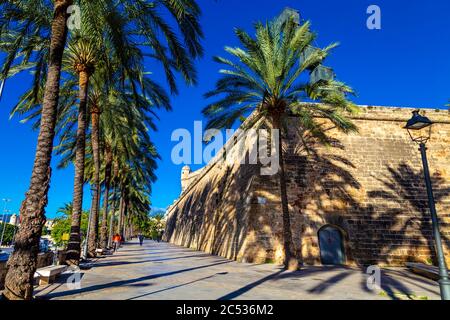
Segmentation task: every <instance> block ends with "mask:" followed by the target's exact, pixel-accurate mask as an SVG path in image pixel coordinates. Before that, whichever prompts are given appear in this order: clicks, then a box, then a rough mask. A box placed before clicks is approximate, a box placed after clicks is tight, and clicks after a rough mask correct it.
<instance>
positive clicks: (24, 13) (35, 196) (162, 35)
mask: <svg viewBox="0 0 450 320" xmlns="http://www.w3.org/2000/svg"><path fill="white" fill-rule="evenodd" d="M72 3H73V1H71V0H55V1H49V0H31V1H6V0H0V11H1V12H2V13H3V14H4V17H5V19H2V21H1V22H0V35H1V36H2V38H3V37H6V38H8V39H14V41H12V42H11V43H12V45H10V46H8V47H7V50H6V59H5V63H4V64H3V68H2V71H1V73H2V77H1V78H2V79H5V78H6V77H7V76H11V73H10V72H9V71H10V70H11V69H12V68H14V67H20V68H21V69H22V71H23V70H26V69H30V68H32V69H33V70H34V71H35V72H34V79H35V81H34V82H33V83H34V88H36V90H34V96H33V98H34V99H35V100H37V97H38V95H41V96H42V99H41V100H40V101H39V104H40V105H41V106H42V108H40V112H39V115H40V126H39V127H40V132H39V136H38V145H37V150H36V156H35V164H34V167H33V172H32V178H31V183H30V188H29V191H28V192H27V194H26V199H25V201H24V202H23V205H22V207H21V216H22V217H23V218H22V219H23V223H22V224H21V231H19V232H18V235H17V239H18V241H17V242H16V250H15V253H14V254H13V255H12V257H11V259H10V264H11V266H12V267H11V268H9V271H8V276H7V280H6V283H7V286H8V289H7V290H5V292H4V295H5V297H6V298H8V299H30V298H31V295H32V277H33V274H34V270H35V266H36V259H37V246H38V240H39V236H40V234H41V231H42V224H43V221H44V210H45V206H46V203H47V194H48V187H49V184H50V176H51V174H50V173H51V170H50V161H51V154H52V148H53V139H54V136H55V123H56V117H57V115H56V113H57V105H58V98H59V80H60V75H61V64H62V63H61V61H62V55H63V51H64V46H65V42H66V38H67V28H66V22H67V17H68V15H67V8H68V6H69V5H71V4H72ZM78 3H79V4H80V5H81V8H82V17H85V19H88V20H90V21H91V24H92V25H95V23H97V22H98V21H100V20H102V21H106V22H107V26H108V28H105V29H103V30H107V31H108V32H107V35H108V36H109V37H110V39H111V40H112V42H113V43H114V44H115V45H117V46H121V45H123V44H124V43H125V41H128V40H129V39H126V38H122V37H120V32H117V31H118V30H121V29H128V30H129V31H130V34H133V35H134V37H135V38H134V39H137V38H139V39H140V40H142V41H143V42H142V43H139V45H140V46H141V47H142V48H144V49H145V48H146V49H145V50H146V55H147V56H148V57H150V58H156V59H157V60H159V61H161V63H162V64H163V66H164V70H165V72H166V75H167V79H168V82H169V84H170V87H171V89H172V91H173V92H176V85H175V80H174V74H173V71H175V72H180V73H181V74H182V75H183V77H184V78H185V80H186V81H187V82H188V83H195V71H194V68H193V64H192V60H193V59H195V58H197V57H199V56H201V55H202V48H201V46H200V42H199V41H200V39H201V38H202V36H203V35H202V32H201V29H200V26H199V24H198V17H199V15H200V10H199V8H198V6H197V4H196V2H195V1H194V0H187V1H185V0H174V1H164V0H157V1H154V2H149V1H141V0H139V1H138V0H134V1H128V2H126V3H123V2H115V1H112V0H102V1H100V0H96V1H93V0H80V1H79V2H78ZM161 8H164V9H165V10H166V11H167V12H169V13H170V15H171V16H172V17H173V19H174V20H175V22H176V24H175V25H176V27H177V28H178V31H179V32H180V33H181V34H182V37H183V40H184V43H185V45H183V44H182V43H181V42H179V40H178V37H177V34H176V32H174V30H173V27H172V26H171V25H169V24H168V23H167V22H166V21H165V19H163V18H162V16H161V14H162V13H161V12H162V11H161ZM113 12H119V13H120V15H121V17H120V19H115V18H114V17H113V16H114V15H113V14H112V13H113ZM99 25H100V26H101V25H105V24H102V23H99ZM124 26H125V28H124ZM95 36H97V38H100V37H106V35H105V34H104V33H101V32H100V33H96V34H95ZM2 50H4V49H3V48H2ZM33 59H34V61H32V62H30V61H31V60H33ZM29 62H30V63H29ZM17 63H18V65H17ZM15 64H16V65H15ZM123 68H124V69H126V70H127V72H129V71H130V69H127V66H123ZM41 82H45V83H46V86H45V91H44V93H43V94H40V93H39V92H38V89H37V88H38V87H39V86H38V85H37V84H39V83H41ZM134 89H135V91H136V88H134ZM24 274H26V275H27V276H23V275H24Z"/></svg>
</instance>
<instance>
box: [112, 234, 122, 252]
mask: <svg viewBox="0 0 450 320" xmlns="http://www.w3.org/2000/svg"><path fill="white" fill-rule="evenodd" d="M113 242H114V252H116V251H117V250H119V246H120V235H119V234H118V233H116V234H115V235H114V237H113Z"/></svg>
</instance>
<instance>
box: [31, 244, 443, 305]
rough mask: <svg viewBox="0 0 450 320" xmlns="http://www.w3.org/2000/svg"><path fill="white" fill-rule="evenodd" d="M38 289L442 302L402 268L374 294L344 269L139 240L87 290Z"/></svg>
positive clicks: (103, 263)
mask: <svg viewBox="0 0 450 320" xmlns="http://www.w3.org/2000/svg"><path fill="white" fill-rule="evenodd" d="M67 277H69V275H63V276H62V277H61V278H60V279H59V280H58V283H55V284H52V285H48V286H40V287H38V288H37V289H36V291H35V293H36V295H37V297H39V298H43V299H120V300H126V299H168V300H170V299H188V300H195V299H257V300H259V299H321V300H323V299H369V300H375V299H376V300H379V299H438V298H439V296H438V294H439V287H438V285H437V284H436V283H435V282H434V281H431V280H428V279H425V278H422V277H420V276H416V275H414V274H412V273H410V272H408V271H406V270H404V269H389V270H383V272H382V276H381V284H382V290H381V291H380V290H376V291H375V292H374V291H370V290H368V289H367V286H366V279H367V275H366V274H365V273H364V272H363V271H361V270H359V269H353V268H345V267H306V268H304V269H302V270H301V271H296V272H288V271H283V270H282V269H281V268H280V267H279V266H275V265H270V264H265V265H254V264H248V263H237V262H234V261H230V260H226V259H224V258H221V257H217V256H211V255H209V254H206V253H204V252H199V251H194V250H190V249H186V248H182V247H178V246H175V245H171V244H167V243H162V242H161V243H156V242H153V241H145V242H144V246H142V247H140V246H139V245H138V244H137V243H136V242H135V241H132V242H130V243H128V244H126V245H125V246H123V247H122V248H121V249H120V250H119V251H118V252H117V253H115V254H114V255H111V256H107V257H104V258H99V259H97V260H96V262H95V263H94V264H93V265H92V267H91V268H90V269H89V270H82V271H81V288H73V287H72V288H70V287H68V286H67V284H66V280H67Z"/></svg>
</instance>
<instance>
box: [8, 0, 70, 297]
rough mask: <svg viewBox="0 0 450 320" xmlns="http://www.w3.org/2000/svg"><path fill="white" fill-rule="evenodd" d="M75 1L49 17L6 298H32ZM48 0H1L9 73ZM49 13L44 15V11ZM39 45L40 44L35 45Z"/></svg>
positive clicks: (59, 1)
mask: <svg viewBox="0 0 450 320" xmlns="http://www.w3.org/2000/svg"><path fill="white" fill-rule="evenodd" d="M72 2H73V1H72V0H56V1H54V7H53V17H52V18H51V23H50V24H51V28H50V30H51V31H50V36H49V37H50V43H49V47H48V49H47V50H48V69H47V70H48V72H47V77H46V78H47V81H46V85H45V91H44V97H43V101H42V111H41V123H40V131H39V135H38V141H37V147H36V153H35V160H34V165H33V170H32V174H31V180H30V186H29V188H28V191H27V192H26V195H25V200H24V201H23V202H22V206H21V208H20V217H21V219H22V221H21V225H20V227H19V230H18V232H17V234H16V236H15V243H14V252H13V253H12V254H11V257H10V258H9V260H8V266H9V269H8V273H7V275H6V279H5V290H4V291H3V295H4V297H5V298H6V299H31V297H32V292H33V285H32V284H33V276H34V272H35V270H36V261H37V254H38V250H39V238H40V235H41V232H42V226H43V225H44V223H45V206H46V205H47V194H48V189H49V186H50V176H51V169H50V162H51V155H52V150H53V138H54V136H55V124H56V113H57V106H58V98H59V81H60V76H61V64H62V56H63V51H64V47H65V43H66V37H67V27H66V22H67V16H68V15H67V12H66V11H67V8H68V6H70V5H71V4H72ZM51 6H52V4H51V2H50V1H38V0H30V1H4V0H2V1H0V11H1V12H2V16H3V18H2V22H0V34H2V33H3V32H8V33H16V34H18V35H19V37H18V38H17V39H16V44H17V45H16V46H15V47H13V48H11V49H12V50H11V51H10V52H9V53H8V55H7V59H6V63H5V64H4V67H3V72H2V73H3V74H4V75H5V76H7V75H8V74H9V68H10V67H11V65H12V64H13V62H14V60H15V59H16V58H17V57H18V55H19V50H20V48H23V47H22V45H23V43H21V41H25V42H30V41H31V40H30V39H32V36H30V30H32V31H31V33H36V34H41V32H43V30H42V29H41V27H40V26H39V22H38V20H37V18H38V16H39V14H38V13H39V10H40V9H42V11H43V12H46V13H48V12H49V8H50V7H51ZM44 16H45V15H44ZM45 18H48V15H46V16H45ZM35 45H36V44H35Z"/></svg>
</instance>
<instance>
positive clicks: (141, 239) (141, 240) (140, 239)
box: [138, 233, 144, 246]
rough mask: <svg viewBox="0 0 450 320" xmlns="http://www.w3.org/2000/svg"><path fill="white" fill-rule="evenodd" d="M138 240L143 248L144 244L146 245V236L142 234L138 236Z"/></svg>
mask: <svg viewBox="0 0 450 320" xmlns="http://www.w3.org/2000/svg"><path fill="white" fill-rule="evenodd" d="M138 239H139V245H140V246H142V244H143V243H144V236H143V235H142V233H139V234H138Z"/></svg>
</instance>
